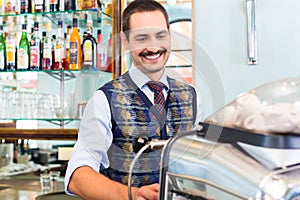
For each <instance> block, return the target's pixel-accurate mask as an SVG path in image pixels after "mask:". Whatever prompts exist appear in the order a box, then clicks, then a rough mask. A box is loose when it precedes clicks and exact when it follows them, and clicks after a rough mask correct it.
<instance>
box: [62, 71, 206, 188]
mask: <svg viewBox="0 0 300 200" xmlns="http://www.w3.org/2000/svg"><path fill="white" fill-rule="evenodd" d="M129 75H130V77H131V78H132V80H133V82H134V83H135V84H136V85H137V87H138V88H139V89H140V90H141V91H142V92H144V93H145V95H146V96H147V97H148V98H149V99H150V101H151V102H152V104H153V102H154V93H153V92H152V91H151V90H150V89H149V87H148V86H146V85H145V84H146V83H147V82H148V81H150V79H149V78H148V77H147V76H146V75H145V74H144V73H142V72H141V71H140V70H139V69H137V68H136V67H134V66H132V67H131V68H130V70H129ZM160 82H162V83H164V84H165V85H166V86H167V88H169V84H168V81H167V74H166V72H165V73H164V74H163V76H162V77H161V79H160ZM163 93H164V96H165V98H166V97H167V94H168V89H164V90H163ZM202 116H203V115H202V108H201V98H200V96H199V94H197V118H196V124H198V123H199V122H200V121H201V120H202ZM111 128H112V124H111V112H110V107H109V103H108V100H107V98H106V96H105V94H104V93H103V91H101V90H97V91H96V92H95V93H94V94H93V96H92V97H91V98H90V100H89V101H88V103H87V105H86V108H85V111H84V114H83V117H82V120H81V123H80V128H79V133H78V140H77V142H76V144H75V146H74V149H73V152H72V155H71V158H70V160H69V163H68V168H67V171H66V175H65V191H66V192H67V193H68V194H71V193H70V192H69V191H68V190H67V186H68V183H69V180H70V177H71V175H72V174H73V172H74V171H75V170H76V169H77V168H78V167H81V166H89V167H91V168H92V169H94V170H95V171H97V172H99V170H100V165H101V164H102V165H103V166H104V167H105V168H106V167H108V166H109V159H108V156H107V151H108V149H109V147H110V145H111V143H112V139H113V133H112V131H111Z"/></svg>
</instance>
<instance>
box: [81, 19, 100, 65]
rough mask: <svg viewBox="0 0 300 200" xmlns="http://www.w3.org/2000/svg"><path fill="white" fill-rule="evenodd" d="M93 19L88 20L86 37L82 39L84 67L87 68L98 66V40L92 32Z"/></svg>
mask: <svg viewBox="0 0 300 200" xmlns="http://www.w3.org/2000/svg"><path fill="white" fill-rule="evenodd" d="M92 27H93V21H92V20H88V21H87V30H86V37H85V38H84V39H83V41H82V47H81V49H82V67H81V68H85V69H93V68H94V69H95V68H96V53H97V52H96V50H97V42H96V39H95V38H94V37H93V33H92Z"/></svg>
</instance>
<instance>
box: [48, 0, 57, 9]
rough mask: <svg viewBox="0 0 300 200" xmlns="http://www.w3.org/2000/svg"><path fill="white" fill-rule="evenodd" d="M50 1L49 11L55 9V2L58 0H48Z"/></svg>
mask: <svg viewBox="0 0 300 200" xmlns="http://www.w3.org/2000/svg"><path fill="white" fill-rule="evenodd" d="M49 1H50V12H55V11H57V2H58V0H49Z"/></svg>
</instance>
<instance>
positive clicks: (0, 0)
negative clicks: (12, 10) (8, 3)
mask: <svg viewBox="0 0 300 200" xmlns="http://www.w3.org/2000/svg"><path fill="white" fill-rule="evenodd" d="M4 14H5V1H4V0H0V15H4Z"/></svg>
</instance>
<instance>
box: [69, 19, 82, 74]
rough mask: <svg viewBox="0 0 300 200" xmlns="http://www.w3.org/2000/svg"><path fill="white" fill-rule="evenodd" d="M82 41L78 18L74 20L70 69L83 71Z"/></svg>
mask: <svg viewBox="0 0 300 200" xmlns="http://www.w3.org/2000/svg"><path fill="white" fill-rule="evenodd" d="M81 61H82V54H81V39H80V35H79V31H78V25H77V18H74V19H73V30H72V34H71V37H70V69H71V70H74V69H81Z"/></svg>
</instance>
